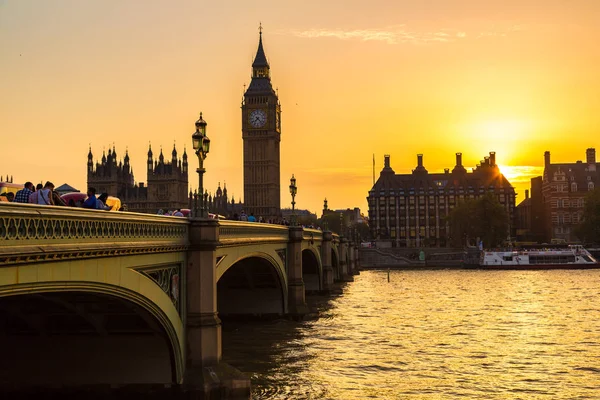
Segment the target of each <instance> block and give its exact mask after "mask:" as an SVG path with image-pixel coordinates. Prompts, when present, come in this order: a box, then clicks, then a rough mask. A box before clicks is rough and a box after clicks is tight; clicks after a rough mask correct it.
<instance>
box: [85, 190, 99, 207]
mask: <svg viewBox="0 0 600 400" xmlns="http://www.w3.org/2000/svg"><path fill="white" fill-rule="evenodd" d="M87 195H88V198H87V199H85V201H84V202H83V208H91V209H92V210H95V209H96V189H95V188H93V187H91V188H89V189H88V191H87Z"/></svg>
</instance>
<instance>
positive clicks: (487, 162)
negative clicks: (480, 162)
mask: <svg viewBox="0 0 600 400" xmlns="http://www.w3.org/2000/svg"><path fill="white" fill-rule="evenodd" d="M483 159H484V160H485V165H490V158H489V157H488V156H485V157H483Z"/></svg>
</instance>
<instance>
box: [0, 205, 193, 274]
mask: <svg viewBox="0 0 600 400" xmlns="http://www.w3.org/2000/svg"><path fill="white" fill-rule="evenodd" d="M188 231H189V221H188V220H186V219H183V218H174V217H166V216H157V215H149V214H137V213H127V212H119V213H111V212H105V211H97V210H86V209H81V208H68V207H51V206H37V205H33V204H11V203H0V243H1V245H0V266H1V265H11V264H20V263H28V262H42V261H57V260H63V259H73V258H90V257H102V256H114V255H126V254H140V253H157V252H159V253H160V252H166V251H178V250H186V249H187V247H188V244H189V238H188Z"/></svg>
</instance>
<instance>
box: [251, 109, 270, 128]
mask: <svg viewBox="0 0 600 400" xmlns="http://www.w3.org/2000/svg"><path fill="white" fill-rule="evenodd" d="M249 121H250V125H252V126H253V127H254V128H260V127H261V126H263V125H265V124H266V123H267V114H266V113H265V112H264V111H263V110H252V112H251V113H250V116H249Z"/></svg>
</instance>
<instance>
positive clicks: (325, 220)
mask: <svg viewBox="0 0 600 400" xmlns="http://www.w3.org/2000/svg"><path fill="white" fill-rule="evenodd" d="M327 211H328V208H327V197H325V201H324V202H323V232H325V231H327V230H329V226H328V224H327Z"/></svg>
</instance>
